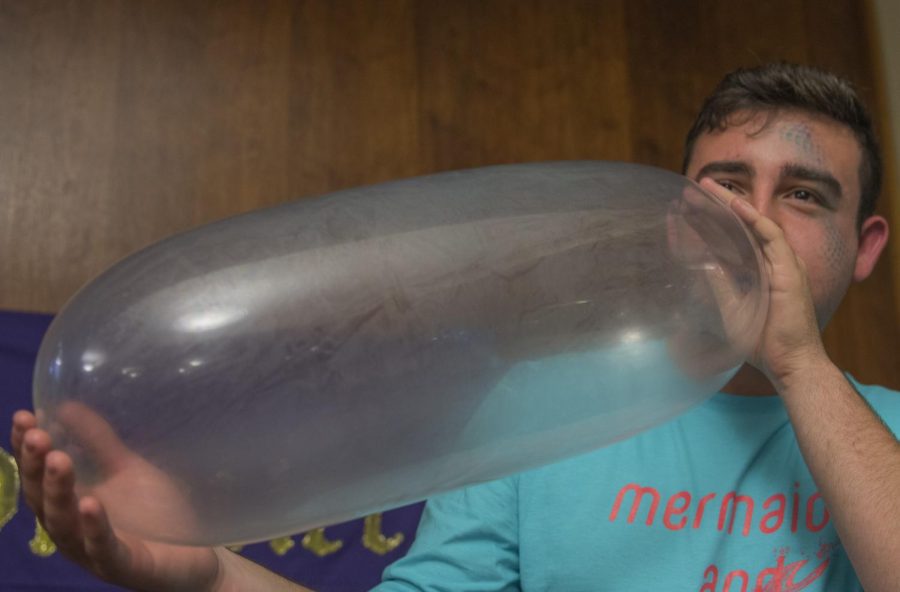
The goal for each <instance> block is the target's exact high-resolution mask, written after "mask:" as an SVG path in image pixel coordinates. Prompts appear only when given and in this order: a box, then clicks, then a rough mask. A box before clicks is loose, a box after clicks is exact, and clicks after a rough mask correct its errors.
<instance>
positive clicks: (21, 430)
mask: <svg viewBox="0 0 900 592" xmlns="http://www.w3.org/2000/svg"><path fill="white" fill-rule="evenodd" d="M36 427H37V420H36V419H35V417H34V414H33V413H31V412H30V411H24V410H22V411H16V412H15V414H13V421H12V430H11V431H10V435H9V441H10V444H12V450H13V456H15V457H16V459H17V460H18V459H21V458H22V443H23V441H24V439H25V433H26V432H27V431H28V430H30V429H32V428H36Z"/></svg>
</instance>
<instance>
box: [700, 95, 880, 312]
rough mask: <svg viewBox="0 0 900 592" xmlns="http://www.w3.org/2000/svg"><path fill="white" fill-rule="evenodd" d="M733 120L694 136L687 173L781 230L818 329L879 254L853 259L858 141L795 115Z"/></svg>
mask: <svg viewBox="0 0 900 592" xmlns="http://www.w3.org/2000/svg"><path fill="white" fill-rule="evenodd" d="M736 115H737V116H736V117H735V118H734V121H735V122H736V123H735V124H734V125H732V126H729V127H728V128H726V129H725V130H723V131H714V132H712V133H706V134H703V135H701V136H700V137H698V138H697V141H696V143H695V145H694V152H693V155H692V158H691V160H690V163H689V165H688V169H687V172H686V174H687V176H688V177H691V178H692V179H694V180H697V181H699V180H700V179H702V178H704V177H709V178H711V179H713V180H715V181H716V182H718V183H719V184H720V185H722V186H723V187H725V188H727V189H729V190H730V191H732V192H734V193H735V194H737V195H738V196H739V197H741V198H743V199H746V200H748V201H750V202H751V203H752V204H753V205H754V206H755V207H756V208H757V209H758V210H759V211H760V212H761V213H762V214H763V215H765V216H767V217H769V218H771V219H772V220H773V221H774V222H775V223H776V224H778V225H779V226H780V227H781V228H782V230H783V231H784V234H785V237H786V239H787V241H788V243H789V244H790V246H791V247H792V248H793V249H794V251H795V252H796V253H797V255H798V256H799V257H800V259H802V260H803V262H804V264H805V265H806V270H807V273H808V275H809V281H810V288H811V290H812V297H813V301H814V303H815V307H816V315H817V318H818V320H819V325H820V326H824V325H825V323H826V322H827V321H828V319H829V318H831V315H832V314H833V313H834V311H835V309H837V306H838V304H840V301H841V299H842V298H843V297H844V294H845V292H846V290H847V288H848V286H849V285H850V283H851V281H853V280H854V279H857V280H861V279H863V278H864V277H865V276H867V275H868V274H869V272H870V271H871V268H872V266H873V265H874V260H877V257H878V253H875V255H874V259H872V260H871V261H870V260H869V259H870V258H871V257H870V253H868V250H867V249H866V248H865V246H864V248H863V251H864V252H863V254H862V256H860V244H861V234H860V233H858V232H857V225H856V222H857V212H858V210H859V202H860V180H859V165H860V162H861V158H862V151H861V149H860V146H859V143H858V141H857V140H856V138H855V137H854V135H853V132H852V131H851V130H850V129H849V128H848V127H846V126H844V125H842V124H839V123H836V122H834V121H831V120H828V119H825V118H821V117H815V116H810V115H807V114H804V113H800V112H792V111H786V112H781V113H778V114H777V115H773V114H771V113H760V114H758V115H755V116H752V117H749V118H748V116H747V114H742V113H738V114H736ZM741 115H744V117H741ZM870 220H871V219H870ZM866 232H867V226H866V225H864V228H863V231H862V233H863V234H865V233H866ZM885 233H886V227H885ZM882 242H883V241H882ZM878 252H880V248H879V249H878Z"/></svg>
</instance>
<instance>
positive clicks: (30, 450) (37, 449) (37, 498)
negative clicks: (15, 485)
mask: <svg viewBox="0 0 900 592" xmlns="http://www.w3.org/2000/svg"><path fill="white" fill-rule="evenodd" d="M21 439H22V442H21V444H20V447H19V451H20V454H19V457H18V463H19V475H20V477H21V480H22V481H21V484H22V494H23V496H24V497H25V503H26V504H28V507H29V508H31V510H32V511H33V512H34V515H35V516H37V518H38V520H40V521H41V522H43V517H44V465H45V459H46V456H47V453H48V452H50V449H51V442H50V436H49V434H47V432H45V431H43V430H40V429H37V428H32V429H30V430H28V431H27V432H26V433H25V434H24V435H23V436H22V438H21Z"/></svg>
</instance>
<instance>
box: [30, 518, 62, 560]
mask: <svg viewBox="0 0 900 592" xmlns="http://www.w3.org/2000/svg"><path fill="white" fill-rule="evenodd" d="M28 548H29V549H31V552H32V553H34V554H35V555H37V556H38V557H50V556H51V555H53V554H54V553H56V545H55V544H53V541H52V540H51V539H50V535H49V534H47V531H46V530H44V527H43V526H41V523H40V522H38V521H37V519H35V521H34V538H32V539H31V540H30V541H28Z"/></svg>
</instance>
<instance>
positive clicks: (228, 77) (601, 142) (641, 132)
mask: <svg viewBox="0 0 900 592" xmlns="http://www.w3.org/2000/svg"><path fill="white" fill-rule="evenodd" d="M865 16H866V15H865V12H864V9H863V7H862V6H860V3H859V2H857V1H856V0H835V1H833V2H828V3H821V2H811V1H809V0H755V1H752V2H751V1H749V0H730V1H725V2H713V1H711V0H667V1H659V0H596V1H588V0H455V1H453V2H434V1H430V0H385V1H380V2H375V1H369V0H333V1H332V0H297V1H290V0H227V1H226V0H222V1H214V0H193V1H188V2H184V1H178V0H0V81H2V87H0V308H7V309H20V310H35V311H54V310H57V309H58V308H59V306H61V304H62V303H63V302H64V301H65V300H66V299H67V298H68V297H69V296H70V295H71V294H72V293H73V292H74V291H75V290H76V289H77V287H78V286H79V285H81V284H82V283H84V282H85V281H87V280H88V279H89V278H90V277H92V276H93V275H95V274H96V273H98V272H100V271H101V270H102V269H104V268H105V267H107V266H108V265H109V264H111V263H112V262H113V261H115V260H116V259H118V258H120V257H121V256H123V255H125V254H127V253H128V252H130V251H133V250H134V249H137V248H139V247H142V246H144V245H146V244H149V243H151V242H153V241H156V240H158V239H160V238H162V237H164V236H166V235H168V234H171V233H173V232H176V231H179V230H182V229H185V228H188V227H191V226H194V225H198V224H201V223H204V222H207V221H210V220H214V219H218V218H221V217H223V216H227V215H231V214H235V213H240V212H244V211H247V210H250V209H254V208H257V207H261V206H266V205H271V204H275V203H279V202H283V201H285V200H288V199H292V198H297V197H301V196H306V195H313V194H319V193H323V192H326V191H330V190H335V189H340V188H343V187H348V186H354V185H360V184H365V183H371V182H377V181H383V180H388V179H394V178H399V177H405V176H410V175H416V174H422V173H427V172H432V171H439V170H447V169H455V168H462V167H469V166H478V165H484V164H492V163H502V162H519V161H532V160H553V159H579V158H589V159H613V160H634V161H638V162H645V163H649V164H655V165H658V166H664V167H669V168H673V169H677V168H678V167H679V166H680V162H681V145H682V138H683V135H684V133H685V131H686V130H687V128H688V127H689V125H690V123H691V120H692V119H693V116H694V113H695V110H696V109H697V108H698V106H699V102H700V100H701V99H702V98H703V97H704V96H705V95H706V94H707V93H708V92H709V91H710V90H711V89H712V87H713V86H714V84H715V83H716V82H717V80H718V79H719V78H720V77H721V75H722V74H723V73H724V72H726V71H728V70H730V69H733V68H734V67H737V66H740V65H755V64H760V63H763V62H766V61H770V60H775V59H787V60H791V61H799V62H807V63H813V64H816V65H821V66H826V67H830V68H833V69H835V70H837V71H838V72H841V73H843V74H845V75H847V76H848V77H850V78H851V79H852V80H854V81H855V82H857V84H859V85H860V86H861V87H862V89H863V92H864V94H865V95H866V97H867V98H868V99H869V100H870V101H873V102H874V99H876V98H877V97H876V96H875V95H874V90H873V89H874V88H876V87H877V85H876V84H875V82H877V81H876V79H875V78H874V77H875V75H876V73H875V72H874V71H873V68H872V66H871V61H870V59H869V55H868V51H869V47H870V45H869V33H868V31H867V29H866V20H865ZM882 211H883V212H884V213H886V214H888V215H895V212H893V211H892V208H891V204H890V203H888V202H885V204H884V205H883V209H882ZM895 273H896V272H895V265H894V263H893V261H891V260H886V261H884V262H883V263H882V264H881V265H880V266H879V268H878V270H877V272H876V277H875V278H874V279H873V280H872V281H870V282H868V283H867V284H864V285H862V286H859V287H855V288H854V289H853V291H852V294H851V296H850V298H849V300H848V302H847V304H846V306H845V307H844V308H843V309H842V311H841V312H840V314H839V315H838V317H837V318H836V319H835V320H834V322H833V324H832V326H831V327H830V328H829V330H828V332H827V334H826V341H827V344H828V346H829V348H830V350H831V351H832V353H833V354H834V355H835V357H836V358H837V359H838V360H839V361H840V362H841V363H842V364H843V365H845V366H846V367H848V368H850V369H852V370H853V371H855V372H856V373H857V374H859V375H860V376H861V377H862V378H863V379H866V380H871V381H880V382H883V383H887V384H891V385H893V386H897V387H900V365H896V364H894V362H893V358H894V356H895V352H897V351H898V348H900V331H898V311H897V309H896V302H897V301H898V300H897V298H896V295H895V294H894V291H893V286H894V281H895V278H894V274H895Z"/></svg>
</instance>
